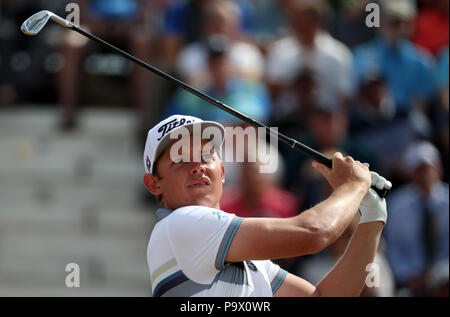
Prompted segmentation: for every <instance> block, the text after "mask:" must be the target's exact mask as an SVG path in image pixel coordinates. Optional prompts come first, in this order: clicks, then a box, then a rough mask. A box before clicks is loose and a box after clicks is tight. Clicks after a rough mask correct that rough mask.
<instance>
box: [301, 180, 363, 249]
mask: <svg viewBox="0 0 450 317" xmlns="http://www.w3.org/2000/svg"><path fill="white" fill-rule="evenodd" d="M365 194H366V191H365V190H364V188H363V187H361V186H360V185H359V184H355V183H351V184H343V185H341V186H339V187H338V188H336V189H335V190H334V192H333V193H332V194H331V196H330V197H329V198H328V199H326V200H324V201H322V202H321V203H319V204H317V205H316V206H314V207H312V208H311V209H308V210H306V211H305V212H303V213H302V214H300V215H299V216H298V217H301V220H302V222H304V223H308V222H309V223H311V224H313V225H314V226H315V227H317V228H318V230H320V231H323V232H326V234H325V235H324V236H325V238H324V242H323V245H322V248H321V249H323V248H325V247H327V246H328V245H330V244H331V243H333V242H334V241H335V240H336V239H337V238H339V237H340V236H341V235H342V233H343V232H344V231H345V229H346V228H347V227H348V225H349V224H350V222H351V221H352V220H353V218H354V217H355V215H356V212H357V211H358V208H359V205H360V204H361V201H362V199H363V198H364V196H365ZM319 251H320V250H319Z"/></svg>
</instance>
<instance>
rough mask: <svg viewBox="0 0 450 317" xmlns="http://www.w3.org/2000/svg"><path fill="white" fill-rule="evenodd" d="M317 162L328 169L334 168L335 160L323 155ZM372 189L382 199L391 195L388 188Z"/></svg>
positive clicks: (373, 187)
mask: <svg viewBox="0 0 450 317" xmlns="http://www.w3.org/2000/svg"><path fill="white" fill-rule="evenodd" d="M316 159H317V161H318V162H319V163H321V164H323V165H325V166H327V167H328V168H332V167H333V160H332V159H330V158H328V157H326V156H324V155H322V157H317V158H316ZM371 188H372V189H373V190H374V191H375V192H376V193H377V194H378V196H380V197H381V198H386V197H387V196H388V195H389V191H390V189H387V188H383V189H378V188H376V187H375V186H371Z"/></svg>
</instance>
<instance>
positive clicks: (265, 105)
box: [167, 35, 270, 125]
mask: <svg viewBox="0 0 450 317" xmlns="http://www.w3.org/2000/svg"><path fill="white" fill-rule="evenodd" d="M231 45H232V44H230V43H229V41H228V40H227V39H226V38H224V37H223V36H221V35H215V36H211V37H210V38H208V41H207V49H208V51H207V54H208V56H209V57H208V69H207V71H208V73H209V74H210V80H209V81H208V82H205V83H204V85H202V86H200V87H199V88H200V90H202V91H204V92H205V93H206V94H208V95H209V96H211V97H213V98H215V99H217V100H220V101H221V102H223V103H225V104H227V105H230V106H232V107H233V108H234V109H236V110H238V111H240V112H242V113H244V114H246V115H248V116H250V117H251V118H253V119H255V120H258V121H261V122H266V121H267V120H268V118H269V111H270V100H269V95H268V92H267V91H266V89H265V87H264V85H262V84H259V83H258V82H255V81H249V80H245V79H242V78H240V77H238V76H236V74H235V73H234V72H233V68H232V66H231V61H230V59H229V58H228V57H229V55H228V52H229V50H230V49H232V47H231ZM176 113H189V114H190V115H193V116H199V117H202V118H204V119H207V120H214V121H218V122H221V123H223V124H225V125H234V124H236V123H237V124H240V123H242V121H241V120H240V119H238V118H236V117H234V116H232V115H231V114H228V113H226V112H225V111H223V110H222V109H219V108H217V107H215V106H213V105H211V104H209V103H207V102H205V101H203V100H201V99H200V98H198V97H197V96H195V95H193V94H191V93H188V92H185V91H184V90H181V89H180V90H178V91H177V92H176V93H175V95H174V96H173V98H172V100H171V101H170V103H169V105H168V109H167V115H172V114H176Z"/></svg>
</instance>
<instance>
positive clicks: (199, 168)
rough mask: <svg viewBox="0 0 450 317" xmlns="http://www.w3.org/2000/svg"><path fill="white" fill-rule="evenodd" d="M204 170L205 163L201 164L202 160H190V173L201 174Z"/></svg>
mask: <svg viewBox="0 0 450 317" xmlns="http://www.w3.org/2000/svg"><path fill="white" fill-rule="evenodd" d="M205 172H206V168H205V165H204V164H203V162H192V166H191V174H192V175H198V174H200V175H201V174H203V173H205Z"/></svg>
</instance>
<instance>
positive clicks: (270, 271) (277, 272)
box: [265, 260, 287, 294]
mask: <svg viewBox="0 0 450 317" xmlns="http://www.w3.org/2000/svg"><path fill="white" fill-rule="evenodd" d="M265 267H266V272H267V276H268V277H269V281H270V287H271V288H272V294H275V292H276V291H277V290H278V289H279V288H280V286H281V284H283V282H284V279H285V278H286V275H287V271H285V270H283V269H282V268H281V267H280V266H279V265H278V264H275V263H273V262H272V261H270V260H267V261H266V262H265Z"/></svg>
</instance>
